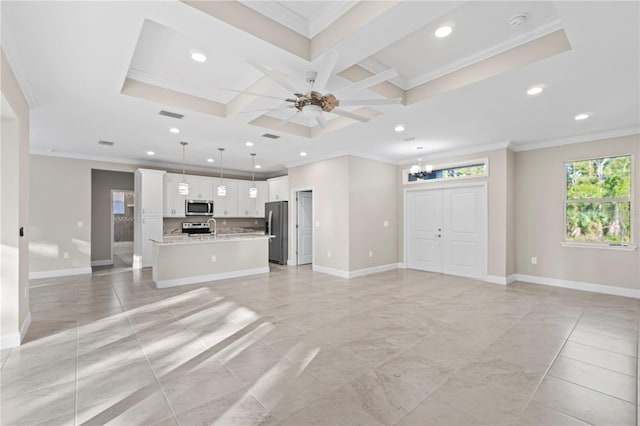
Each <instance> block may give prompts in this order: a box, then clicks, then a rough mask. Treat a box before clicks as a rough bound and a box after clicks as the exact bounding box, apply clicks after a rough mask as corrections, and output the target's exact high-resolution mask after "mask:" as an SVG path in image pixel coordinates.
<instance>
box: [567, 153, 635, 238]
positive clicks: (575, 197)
mask: <svg viewBox="0 0 640 426" xmlns="http://www.w3.org/2000/svg"><path fill="white" fill-rule="evenodd" d="M566 170H567V197H566V200H565V212H566V237H565V239H566V241H575V242H591V243H607V244H629V243H630V242H631V156H630V155H627V156H620V157H604V158H595V159H590V160H579V161H567V163H566Z"/></svg>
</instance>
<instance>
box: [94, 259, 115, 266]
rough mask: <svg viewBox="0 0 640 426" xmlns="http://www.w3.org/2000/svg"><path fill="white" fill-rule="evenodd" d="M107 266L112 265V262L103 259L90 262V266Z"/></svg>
mask: <svg viewBox="0 0 640 426" xmlns="http://www.w3.org/2000/svg"><path fill="white" fill-rule="evenodd" d="M108 265H113V260H111V259H104V260H92V261H91V266H108Z"/></svg>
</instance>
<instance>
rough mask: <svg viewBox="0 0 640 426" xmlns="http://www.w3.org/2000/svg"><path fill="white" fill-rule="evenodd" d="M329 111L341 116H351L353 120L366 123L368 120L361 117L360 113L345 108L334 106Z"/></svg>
mask: <svg viewBox="0 0 640 426" xmlns="http://www.w3.org/2000/svg"><path fill="white" fill-rule="evenodd" d="M331 112H332V113H333V114H337V115H341V116H343V117H347V118H351V119H353V120H358V121H362V122H363V123H366V122H367V121H369V119H368V118H367V117H363V116H361V115H358V114H354V113H352V112H349V111H345V110H343V109H339V108H334V109H332V110H331Z"/></svg>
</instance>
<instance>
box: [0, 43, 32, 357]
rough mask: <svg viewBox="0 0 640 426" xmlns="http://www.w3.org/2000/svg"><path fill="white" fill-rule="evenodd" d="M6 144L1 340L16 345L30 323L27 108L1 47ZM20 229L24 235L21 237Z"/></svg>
mask: <svg viewBox="0 0 640 426" xmlns="http://www.w3.org/2000/svg"><path fill="white" fill-rule="evenodd" d="M0 66H1V70H0V74H1V84H0V94H1V97H2V135H1V136H2V146H1V148H0V151H1V153H0V161H1V169H0V170H1V171H0V180H1V182H0V186H1V191H2V204H1V205H0V223H1V225H0V241H1V244H2V246H1V249H0V256H1V258H0V269H1V271H0V279H1V281H2V282H1V283H0V284H1V285H0V298H1V299H2V301H1V302H0V303H1V304H0V307H1V309H2V312H1V315H0V318H1V321H2V322H1V324H0V342H1V343H0V344H1V345H2V346H7V347H8V346H16V345H18V344H20V341H21V339H22V338H23V337H24V334H25V332H26V329H27V328H28V325H29V321H30V313H29V291H28V286H29V281H28V268H29V258H28V251H27V247H28V238H29V233H28V229H26V228H27V224H28V222H29V216H28V212H29V200H28V195H27V194H28V192H29V107H28V105H27V102H26V100H25V98H24V95H23V93H22V91H21V89H20V86H19V85H18V82H17V80H16V78H15V75H14V74H13V70H12V69H11V66H10V64H9V63H8V61H7V58H6V56H5V54H4V52H3V51H2V50H0ZM20 227H25V236H24V237H23V238H20V237H19V229H20Z"/></svg>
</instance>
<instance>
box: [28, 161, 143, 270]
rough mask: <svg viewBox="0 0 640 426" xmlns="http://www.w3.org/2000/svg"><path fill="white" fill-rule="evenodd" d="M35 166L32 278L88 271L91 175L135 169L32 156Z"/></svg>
mask: <svg viewBox="0 0 640 426" xmlns="http://www.w3.org/2000/svg"><path fill="white" fill-rule="evenodd" d="M31 164H32V167H31V191H30V194H29V195H30V200H31V218H30V223H29V228H30V234H31V239H30V242H29V256H30V261H31V263H30V269H29V271H30V273H31V275H32V276H36V277H37V276H40V275H43V274H55V273H61V274H65V273H74V272H75V273H83V272H84V273H87V272H90V271H91V270H90V268H91V170H92V169H100V170H114V171H123V172H133V171H135V169H136V168H137V167H136V166H133V165H129V164H116V163H107V162H98V161H87V160H76V159H70V158H58V157H47V156H42V155H31ZM80 225H81V226H80ZM64 253H68V254H69V257H68V258H65V257H64Z"/></svg>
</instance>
